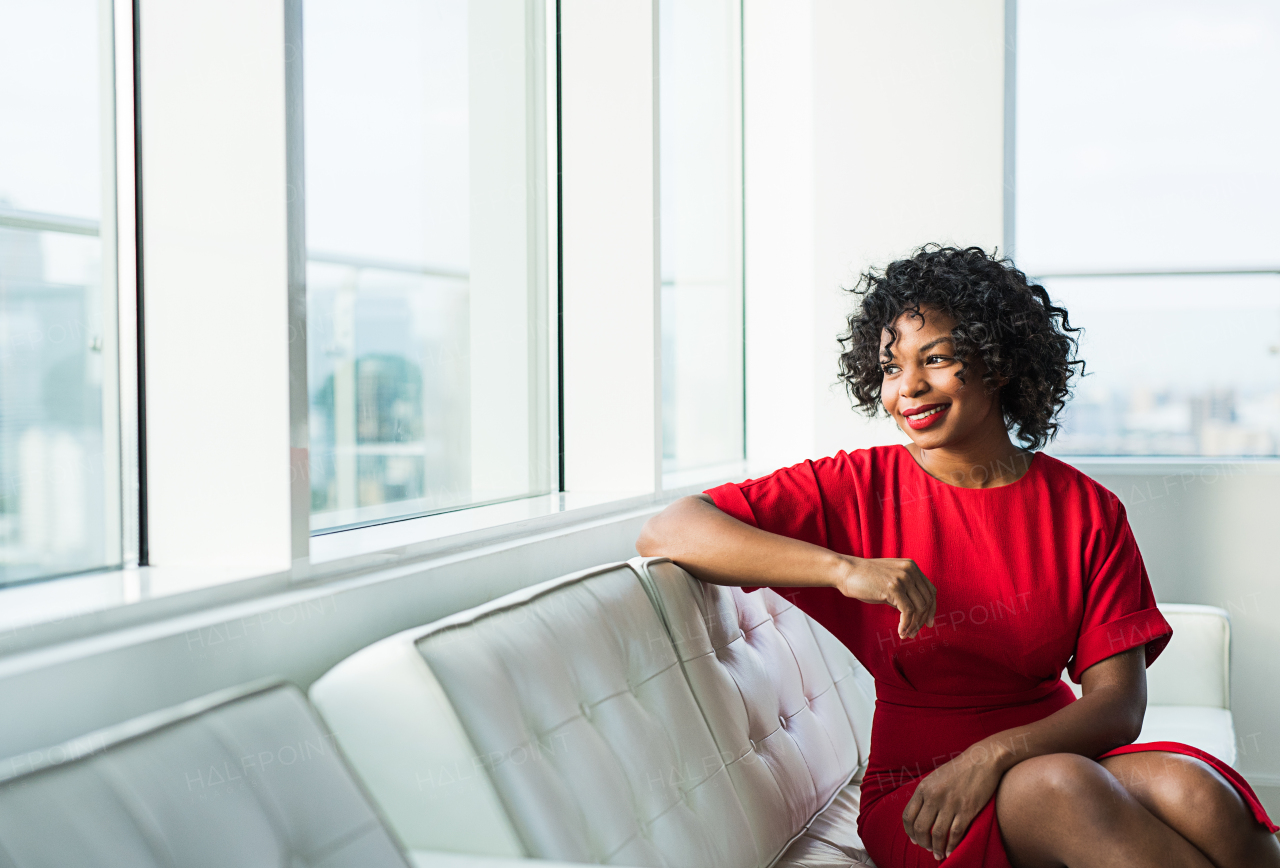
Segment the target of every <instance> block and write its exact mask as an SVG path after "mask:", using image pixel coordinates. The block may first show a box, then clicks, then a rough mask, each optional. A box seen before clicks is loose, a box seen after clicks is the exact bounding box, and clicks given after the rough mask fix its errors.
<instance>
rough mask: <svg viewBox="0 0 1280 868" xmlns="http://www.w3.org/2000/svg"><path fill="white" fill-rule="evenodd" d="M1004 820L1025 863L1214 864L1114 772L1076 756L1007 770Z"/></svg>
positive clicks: (1013, 857) (1039, 866)
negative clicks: (1149, 807) (1128, 788)
mask: <svg viewBox="0 0 1280 868" xmlns="http://www.w3.org/2000/svg"><path fill="white" fill-rule="evenodd" d="M996 817H997V819H998V820H999V823H1000V833H1001V835H1002V836H1003V837H1004V843H1005V850H1006V851H1007V852H1008V854H1009V861H1010V862H1012V863H1013V864H1014V865H1015V866H1017V868H1060V866H1063V865H1066V866H1069V868H1077V866H1081V868H1083V866H1090V868H1212V863H1211V862H1210V861H1209V860H1208V859H1207V858H1205V856H1204V854H1203V853H1201V852H1200V851H1199V850H1197V849H1196V848H1195V847H1193V846H1192V845H1191V844H1190V843H1189V842H1188V841H1187V839H1186V838H1183V837H1182V836H1181V835H1179V834H1178V833H1177V832H1175V831H1174V830H1173V829H1171V828H1170V827H1169V826H1167V825H1166V824H1165V823H1163V822H1161V821H1160V820H1159V819H1157V818H1156V816H1155V815H1153V814H1152V812H1151V811H1150V810H1148V809H1147V808H1146V807H1144V806H1143V805H1142V803H1141V802H1140V801H1139V800H1138V799H1137V798H1135V797H1134V796H1133V795H1132V794H1130V792H1129V791H1128V790H1127V789H1126V788H1125V787H1123V786H1121V785H1119V784H1118V782H1117V781H1116V778H1115V777H1113V776H1112V774H1111V773H1110V772H1109V771H1107V770H1106V769H1105V768H1103V767H1102V766H1101V765H1100V764H1098V763H1097V762H1095V761H1093V760H1091V759H1088V758H1086V757H1082V756H1077V755H1076V754H1065V753H1060V754H1049V755H1047V756H1040V757H1035V758H1033V759H1029V760H1026V761H1025V762H1021V763H1019V764H1018V765H1016V766H1014V767H1013V768H1012V769H1010V770H1009V771H1008V772H1006V773H1005V776H1004V778H1003V779H1002V780H1001V782H1000V788H999V789H998V790H997V791H996ZM1219 868H1223V866H1219Z"/></svg>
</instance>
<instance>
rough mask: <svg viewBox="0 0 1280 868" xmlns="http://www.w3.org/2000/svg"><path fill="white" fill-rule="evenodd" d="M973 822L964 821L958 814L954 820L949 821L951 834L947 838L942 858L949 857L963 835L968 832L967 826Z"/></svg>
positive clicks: (969, 820)
mask: <svg viewBox="0 0 1280 868" xmlns="http://www.w3.org/2000/svg"><path fill="white" fill-rule="evenodd" d="M971 822H973V818H972V817H970V818H968V819H966V818H965V817H963V816H961V815H960V814H956V816H955V819H953V820H952V821H951V833H950V834H949V835H948V836H947V849H946V852H945V853H943V854H942V855H943V857H944V858H945V857H947V856H950V855H951V854H952V853H954V852H955V849H956V848H957V847H959V846H960V839H962V838H963V837H964V833H965V832H967V831H968V830H969V824H970V823H971Z"/></svg>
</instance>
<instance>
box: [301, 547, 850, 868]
mask: <svg viewBox="0 0 1280 868" xmlns="http://www.w3.org/2000/svg"><path fill="white" fill-rule="evenodd" d="M310 695H311V698H312V701H313V702H314V703H315V704H316V706H317V707H318V708H319V709H320V711H321V713H322V715H323V716H324V717H325V719H326V721H327V722H328V723H329V725H330V726H331V727H332V728H333V731H334V733H335V734H336V736H337V739H338V742H339V744H340V745H341V746H342V748H343V750H344V752H345V753H346V755H347V756H348V757H349V758H350V760H351V761H352V764H353V765H354V766H355V767H356V769H357V770H358V771H359V774H360V775H361V777H362V778H363V779H364V781H365V783H366V785H367V786H368V788H369V790H370V792H371V794H372V795H373V797H374V799H375V800H376V802H377V803H378V804H379V805H380V807H381V809H382V811H383V812H384V814H385V815H386V817H387V818H388V820H389V821H390V823H391V825H392V827H393V828H394V829H395V830H396V832H397V833H398V834H399V836H400V838H401V839H402V840H403V842H404V844H405V846H406V847H407V848H409V849H410V850H411V851H419V852H420V853H421V855H420V857H419V860H420V861H419V864H422V865H429V864H433V863H432V862H431V861H430V857H428V856H427V855H426V854H427V853H428V852H431V851H437V852H438V851H444V852H452V853H471V854H479V855H484V856H489V857H495V858H498V857H506V858H519V857H534V858H539V859H556V860H563V861H568V862H593V863H598V864H607V865H630V866H655V868H656V866H687V868H765V866H769V865H779V866H800V865H805V866H854V865H869V864H871V863H870V860H869V859H867V857H866V853H865V851H864V850H863V849H862V844H861V841H860V840H859V839H858V836H857V832H856V828H855V823H856V817H857V811H858V801H859V793H858V781H859V780H860V775H861V772H862V770H863V768H864V767H865V763H866V752H867V745H868V736H869V733H870V725H871V714H872V710H873V705H874V693H873V686H872V682H871V678H870V676H869V674H868V673H867V672H866V671H865V670H864V669H863V668H862V667H861V666H860V665H859V664H858V663H857V661H856V660H855V659H854V658H853V656H852V655H851V654H850V653H849V652H848V651H847V650H846V649H845V648H844V646H842V645H841V644H840V643H839V642H837V641H836V640H835V639H834V638H833V637H832V636H831V635H830V634H829V633H827V632H826V631H825V630H823V629H822V628H821V627H819V626H818V625H817V624H815V623H814V622H813V621H811V620H810V619H809V618H808V617H807V616H805V615H804V614H803V613H801V612H800V611H799V610H797V609H796V608H795V607H794V606H792V605H790V604H789V603H787V602H786V601H785V600H783V599H782V598H781V597H779V596H778V595H776V594H774V593H773V592H771V591H761V592H759V593H756V594H752V595H747V594H744V593H743V592H742V591H741V590H738V589H730V588H722V587H716V586H711V585H704V584H702V583H700V582H697V581H695V580H693V579H692V578H690V577H689V576H688V575H687V574H686V573H685V572H684V571H682V570H680V569H679V568H678V567H676V566H674V565H672V564H670V563H668V562H665V561H662V560H649V561H641V560H637V561H633V562H632V563H630V564H614V565H610V566H605V567H600V568H598V569H595V570H590V571H587V572H585V573H579V574H575V575H572V576H566V577H564V578H561V579H557V580H554V581H551V582H547V583H544V584H541V585H538V586H535V587H532V588H529V589H527V590H524V591H521V592H519V593H516V594H513V595H510V596H507V597H504V598H502V599H500V600H497V601H495V602H493V603H490V604H488V605H485V606H481V607H479V608H477V609H472V610H470V611H467V612H463V613H460V614H458V615H455V616H453V617H450V618H445V619H444V620H442V621H438V622H436V623H434V624H430V625H427V626H425V627H421V628H418V629H414V630H409V631H407V632H404V633H401V634H399V635H396V636H392V637H390V638H388V639H386V640H383V641H382V642H378V643H376V644H374V645H372V646H370V647H368V648H365V649H364V650H362V651H360V652H358V653H357V654H355V655H353V656H352V657H350V658H348V659H347V660H345V661H343V662H342V663H340V664H339V665H338V666H336V667H335V668H334V669H332V670H331V671H330V672H329V673H327V674H326V675H325V676H323V677H322V678H321V679H320V680H319V681H317V682H316V683H315V685H313V687H312V689H311V691H310Z"/></svg>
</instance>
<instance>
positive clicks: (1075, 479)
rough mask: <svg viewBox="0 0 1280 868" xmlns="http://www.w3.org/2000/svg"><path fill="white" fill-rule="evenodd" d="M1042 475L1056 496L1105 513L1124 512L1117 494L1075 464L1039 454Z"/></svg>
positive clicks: (1046, 454)
mask: <svg viewBox="0 0 1280 868" xmlns="http://www.w3.org/2000/svg"><path fill="white" fill-rule="evenodd" d="M1036 456H1037V457H1036V461H1038V462H1039V463H1040V473H1041V475H1042V476H1043V477H1044V478H1045V479H1046V480H1047V481H1048V484H1049V488H1050V490H1051V491H1052V492H1053V493H1054V494H1058V495H1065V496H1068V497H1070V498H1071V499H1073V500H1075V501H1077V502H1083V503H1086V504H1088V505H1090V506H1093V507H1095V508H1097V509H1099V510H1100V511H1102V512H1105V513H1117V512H1123V511H1124V505H1123V504H1122V503H1121V502H1120V498H1119V497H1117V496H1116V494H1115V492H1113V491H1111V489H1109V488H1107V487H1106V486H1105V485H1103V484H1102V483H1101V482H1099V481H1098V480H1096V479H1094V478H1093V477H1092V476H1090V475H1089V474H1087V473H1085V472H1084V471H1083V470H1081V469H1080V468H1078V467H1076V466H1075V465H1073V464H1069V463H1067V462H1066V461H1063V460H1062V459H1060V458H1054V457H1053V456H1052V455H1049V454H1048V453H1047V452H1037V453H1036Z"/></svg>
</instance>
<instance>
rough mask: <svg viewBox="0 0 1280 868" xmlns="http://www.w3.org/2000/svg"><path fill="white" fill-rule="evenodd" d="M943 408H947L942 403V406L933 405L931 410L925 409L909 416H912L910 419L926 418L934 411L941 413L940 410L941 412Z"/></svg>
mask: <svg viewBox="0 0 1280 868" xmlns="http://www.w3.org/2000/svg"><path fill="white" fill-rule="evenodd" d="M945 409H947V408H946V406H945V405H944V406H942V407H934V408H933V409H932V410H926V411H924V412H923V413H917V414H915V415H914V416H912V417H911V418H912V419H924V418H927V417H929V416H932V415H933V414H934V413H941V412H942V411H943V410H945Z"/></svg>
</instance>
